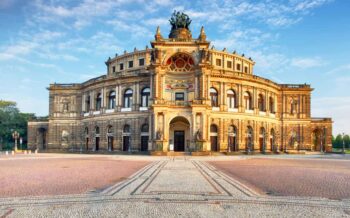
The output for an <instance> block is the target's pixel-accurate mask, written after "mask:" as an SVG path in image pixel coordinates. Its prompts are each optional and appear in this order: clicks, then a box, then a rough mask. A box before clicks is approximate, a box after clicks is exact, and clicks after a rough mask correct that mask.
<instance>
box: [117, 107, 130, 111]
mask: <svg viewBox="0 0 350 218" xmlns="http://www.w3.org/2000/svg"><path fill="white" fill-rule="evenodd" d="M120 111H121V112H130V111H131V107H123V108H122V109H121V110H120Z"/></svg>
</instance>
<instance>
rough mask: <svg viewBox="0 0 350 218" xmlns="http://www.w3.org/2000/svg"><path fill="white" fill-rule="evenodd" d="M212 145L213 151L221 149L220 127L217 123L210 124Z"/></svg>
mask: <svg viewBox="0 0 350 218" xmlns="http://www.w3.org/2000/svg"><path fill="white" fill-rule="evenodd" d="M210 147H211V151H219V150H220V149H219V148H218V147H219V146H218V127H217V126H216V125H215V124H212V125H210Z"/></svg>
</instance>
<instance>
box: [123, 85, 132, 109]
mask: <svg viewBox="0 0 350 218" xmlns="http://www.w3.org/2000/svg"><path fill="white" fill-rule="evenodd" d="M131 105H132V90H131V89H127V90H125V92H124V107H125V108H131Z"/></svg>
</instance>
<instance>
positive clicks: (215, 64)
mask: <svg viewBox="0 0 350 218" xmlns="http://www.w3.org/2000/svg"><path fill="white" fill-rule="evenodd" d="M209 44H210V43H209V42H208V41H207V40H206V34H205V31H204V28H202V29H201V31H200V34H199V37H198V38H192V34H191V32H190V30H189V29H188V25H187V28H183V27H176V26H175V27H174V26H173V28H172V32H171V34H170V35H169V38H163V36H162V35H161V32H160V29H159V28H158V29H157V31H156V35H155V40H154V41H152V42H151V46H152V48H147V47H146V49H145V50H141V51H139V50H136V49H135V50H134V51H133V52H131V53H124V54H123V55H120V56H116V57H114V58H109V59H108V61H107V62H106V65H107V74H106V75H103V76H101V77H98V78H94V79H91V80H89V81H87V82H84V83H82V84H51V85H50V87H49V88H48V90H49V92H50V99H49V101H50V106H49V120H48V121H47V122H29V123H28V126H29V131H28V132H29V133H28V139H29V147H30V148H32V149H35V148H38V149H81V150H89V151H98V150H102V151H155V150H162V151H217V152H230V151H242V152H253V151H254V152H273V151H298V150H309V151H310V150H312V151H325V150H327V151H330V150H331V135H332V120H331V119H330V118H312V117H311V109H310V108H311V107H310V104H311V91H312V90H313V89H312V88H311V87H310V85H307V84H277V83H275V82H273V81H270V80H268V79H265V78H262V77H259V76H256V75H254V74H253V68H254V61H253V60H252V59H251V58H246V57H244V55H238V54H236V53H235V52H233V53H229V52H228V51H226V49H224V50H223V51H218V50H215V49H214V48H213V47H212V48H210V46H209Z"/></svg>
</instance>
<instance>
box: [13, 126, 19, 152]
mask: <svg viewBox="0 0 350 218" xmlns="http://www.w3.org/2000/svg"><path fill="white" fill-rule="evenodd" d="M12 138H13V139H14V140H15V147H14V150H15V152H17V140H18V138H19V133H18V132H17V131H14V132H13V133H12Z"/></svg>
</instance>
